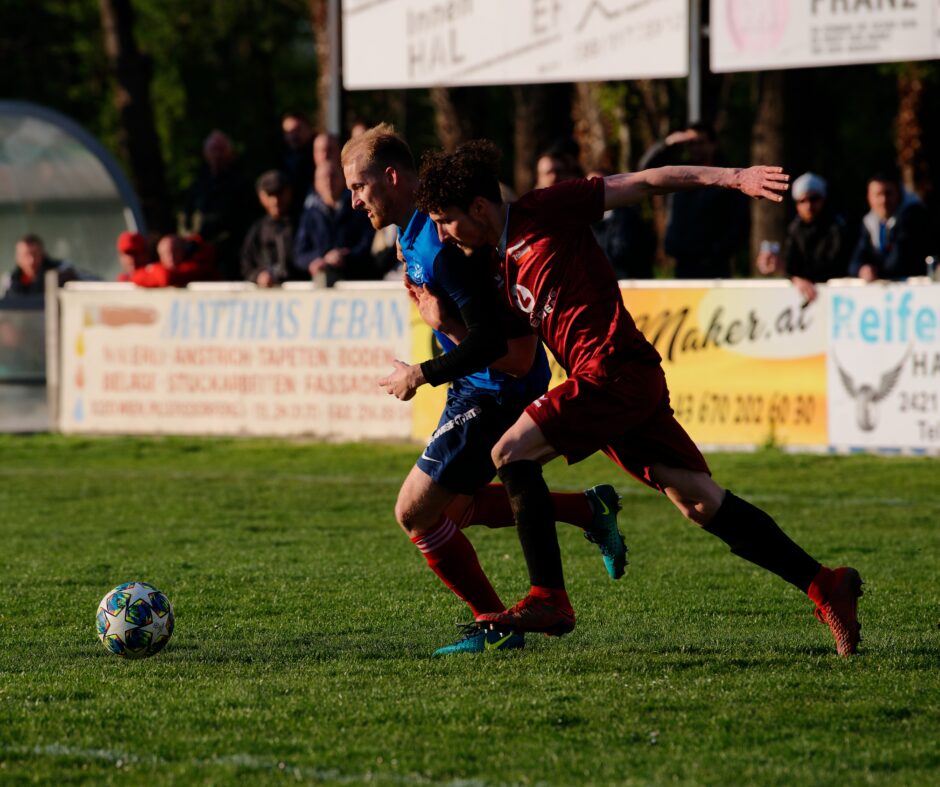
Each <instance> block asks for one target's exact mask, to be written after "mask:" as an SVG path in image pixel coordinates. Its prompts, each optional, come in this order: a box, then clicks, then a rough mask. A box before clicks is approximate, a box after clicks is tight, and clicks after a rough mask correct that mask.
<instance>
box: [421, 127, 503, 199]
mask: <svg viewBox="0 0 940 787" xmlns="http://www.w3.org/2000/svg"><path fill="white" fill-rule="evenodd" d="M498 169H499V150H498V149H497V147H496V145H494V144H493V143H492V142H490V141H489V140H488V139H476V140H473V141H471V142H465V143H464V144H463V145H460V146H459V147H458V148H457V150H455V151H454V152H453V153H445V152H444V151H439V152H429V153H425V155H424V158H423V159H422V160H421V171H420V173H419V174H418V190H417V192H416V193H415V204H416V205H417V206H418V210H421V211H424V212H425V213H430V212H432V211H433V212H435V213H437V212H440V211H442V210H445V209H446V208H449V207H456V208H460V210H463V211H467V210H469V208H470V203H471V202H473V200H474V199H476V198H477V197H483V198H484V199H487V200H489V201H490V202H494V203H496V204H497V205H499V204H501V203H502V201H503V198H502V194H501V193H500V190H499V178H498V177H497V172H498Z"/></svg>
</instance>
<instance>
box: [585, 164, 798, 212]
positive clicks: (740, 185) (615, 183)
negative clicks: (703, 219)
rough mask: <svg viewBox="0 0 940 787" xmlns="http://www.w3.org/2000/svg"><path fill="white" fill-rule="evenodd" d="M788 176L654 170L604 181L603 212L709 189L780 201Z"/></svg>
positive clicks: (759, 170) (776, 171)
mask: <svg viewBox="0 0 940 787" xmlns="http://www.w3.org/2000/svg"><path fill="white" fill-rule="evenodd" d="M789 182H790V176H789V175H787V174H786V173H785V172H784V171H783V168H782V167H765V166H757V167H748V168H747V169H736V168H731V167H693V166H676V167H657V168H655V169H644V170H642V171H640V172H624V173H621V174H619V175H610V176H608V177H606V178H604V210H610V209H611V208H622V207H624V206H625V205H633V204H636V203H637V202H640V201H641V200H642V199H643V198H644V197H649V196H652V195H654V194H669V193H670V192H673V191H693V190H695V189H703V188H708V187H709V186H713V187H717V188H725V189H734V190H735V191H740V192H742V193H744V194H747V196H749V197H753V198H754V199H769V200H772V201H773V202H782V201H783V192H785V191H786V190H787V188H788V187H789Z"/></svg>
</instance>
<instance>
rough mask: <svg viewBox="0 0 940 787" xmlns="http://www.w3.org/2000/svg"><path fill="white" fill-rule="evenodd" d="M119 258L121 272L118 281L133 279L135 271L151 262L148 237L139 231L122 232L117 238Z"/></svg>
mask: <svg viewBox="0 0 940 787" xmlns="http://www.w3.org/2000/svg"><path fill="white" fill-rule="evenodd" d="M117 251H118V260H119V262H120V263H121V272H120V273H119V274H118V276H117V280H118V281H133V276H134V272H135V271H138V270H140V269H141V268H143V267H145V266H146V265H147V263H148V262H150V249H149V248H148V244H147V239H146V238H145V237H144V236H143V235H141V234H140V233H139V232H129V231H128V232H122V233H121V234H120V235H118V239H117Z"/></svg>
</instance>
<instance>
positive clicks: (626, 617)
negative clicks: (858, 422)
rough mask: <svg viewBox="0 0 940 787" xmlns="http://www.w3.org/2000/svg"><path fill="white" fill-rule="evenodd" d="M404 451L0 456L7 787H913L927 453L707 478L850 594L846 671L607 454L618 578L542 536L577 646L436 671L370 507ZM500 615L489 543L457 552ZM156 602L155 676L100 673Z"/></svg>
mask: <svg viewBox="0 0 940 787" xmlns="http://www.w3.org/2000/svg"><path fill="white" fill-rule="evenodd" d="M415 455H416V449H415V448H414V447H412V446H374V445H348V446H335V445H326V446H325V445H315V444H303V443H299V442H282V441H273V440H270V441H268V440H256V441H249V440H196V439H129V438H121V439H78V438H63V437H55V436H36V437H0V543H2V544H3V549H2V550H0V638H2V642H0V782H3V783H12V784H18V783H46V784H53V783H55V784H60V783H88V784H119V783H120V784H141V783H147V784H171V783H175V784H239V785H245V784H258V785H261V784H265V785H266V784H271V783H280V781H281V780H284V779H286V780H290V781H299V782H301V783H327V784H358V783H364V782H375V783H378V784H412V783H418V784H423V783H441V782H446V783H452V782H459V783H462V784H479V785H484V784H507V783H512V784H519V783H529V784H532V783H538V784H559V785H562V784H563V785H569V784H592V785H594V784H618V785H620V784H637V785H639V784H643V785H648V784H664V783H679V784H762V785H772V784H780V785H789V784H814V785H844V784H858V783H873V784H879V785H881V784H898V785H902V784H914V783H918V782H921V783H924V784H927V783H932V782H933V780H934V777H935V775H936V771H937V768H938V767H940V757H938V755H937V749H936V730H937V729H938V726H940V702H938V700H940V691H938V690H940V678H938V674H937V670H936V653H937V648H938V641H937V640H938V632H937V619H936V609H935V605H934V603H933V602H934V599H935V598H936V595H937V557H936V556H937V554H938V550H940V535H938V530H937V527H936V511H937V510H938V507H940V494H938V492H937V487H936V472H935V467H934V464H933V462H932V461H931V460H925V459H903V458H891V459H886V458H876V457H868V456H853V457H833V456H790V455H784V454H781V453H780V452H777V451H767V452H759V453H756V454H748V455H732V454H728V455H716V456H713V457H712V458H711V461H712V466H713V470H714V471H715V474H716V477H717V478H718V479H719V480H721V481H723V482H724V483H727V484H729V485H730V486H731V487H732V488H733V489H734V490H735V492H736V493H738V494H740V495H742V496H745V497H747V498H749V499H751V500H753V501H754V502H755V503H757V504H758V505H761V506H763V507H764V508H766V509H767V510H768V511H770V512H771V513H772V514H773V515H774V516H776V517H777V518H778V520H779V521H780V522H781V524H782V525H783V527H784V528H785V529H787V530H788V532H790V533H791V534H792V535H793V536H794V537H795V538H796V539H797V540H798V541H800V542H801V543H803V544H804V545H805V546H806V547H807V548H808V549H810V550H811V551H812V552H814V553H815V554H817V556H818V557H819V558H821V559H823V560H824V561H826V562H828V563H830V564H836V563H841V562H843V561H845V562H848V563H850V564H852V565H856V566H857V567H858V568H859V569H860V570H861V572H862V574H863V576H864V577H866V579H867V584H866V595H865V597H864V598H863V599H862V605H861V618H862V621H863V624H864V628H863V635H864V636H865V639H864V642H863V645H862V651H863V655H861V656H859V657H857V658H855V659H851V660H841V659H838V658H837V657H836V656H835V655H834V654H833V652H832V650H833V648H832V642H831V637H830V635H829V633H828V631H826V630H825V629H824V628H823V627H822V626H820V625H819V624H818V623H816V622H815V621H814V620H813V617H812V614H811V605H810V604H809V602H808V601H807V600H806V599H805V598H802V597H801V596H800V594H798V593H796V592H795V591H793V590H792V589H790V588H788V587H787V586H785V585H784V584H783V583H782V582H780V581H779V580H778V579H776V578H774V577H771V576H768V575H766V574H765V573H764V572H761V571H759V570H757V569H755V568H753V567H752V566H750V565H749V564H746V563H743V562H741V561H740V560H738V559H737V558H735V557H733V556H731V555H729V554H728V552H727V550H726V548H725V547H724V546H723V545H722V544H720V543H719V542H717V541H716V540H715V539H712V538H709V537H708V536H707V535H706V534H704V533H701V532H699V531H697V530H696V529H695V528H694V527H691V526H689V525H687V524H685V523H684V522H683V521H682V520H681V518H680V517H679V516H678V515H677V514H676V513H675V511H674V510H673V509H672V507H671V506H669V505H668V504H667V503H666V502H665V501H664V500H663V499H662V498H661V496H659V495H657V494H655V493H653V492H652V491H650V490H648V489H646V488H645V487H642V486H640V485H639V484H637V483H636V482H634V481H632V480H631V479H628V478H627V477H626V476H624V475H623V474H622V473H620V472H619V471H618V470H617V469H616V468H615V467H614V466H613V465H611V464H610V463H609V462H607V461H606V460H603V459H599V458H595V459H591V460H588V461H587V462H584V463H582V464H579V465H576V466H574V467H571V468H566V467H564V466H563V465H562V464H561V463H557V462H556V463H553V464H552V465H550V466H549V467H548V469H547V477H548V480H549V482H550V484H551V485H552V486H553V487H554V488H556V489H559V490H563V491H564V490H567V491H574V490H578V489H583V488H585V487H586V486H588V485H591V484H594V483H600V482H613V483H615V484H616V485H617V486H618V489H620V490H621V492H622V493H623V494H624V503H625V506H624V508H625V510H624V513H623V515H622V523H623V527H624V529H625V531H626V533H627V540H628V543H629V544H630V547H631V566H630V567H629V568H628V571H627V575H626V577H624V579H623V580H622V581H621V582H619V583H614V582H611V581H610V580H608V579H607V577H606V574H605V573H604V570H603V567H602V564H601V561H600V558H599V557H598V555H597V553H596V551H595V550H594V548H593V547H591V546H590V545H589V544H587V543H585V542H584V540H583V539H582V538H581V537H580V534H579V533H578V532H577V531H575V529H574V528H571V527H567V526H564V525H560V526H559V531H560V538H561V542H562V550H563V553H564V556H565V560H566V572H567V577H568V583H569V589H570V592H571V595H572V599H573V601H574V604H575V607H576V609H577V611H578V616H579V617H578V628H577V629H576V630H575V632H574V633H572V634H571V635H569V636H567V637H565V638H563V639H557V640H556V639H548V638H545V637H530V638H529V643H528V647H527V648H526V650H525V651H522V652H512V653H505V654H496V655H494V654H488V655H486V656H485V657H483V656H481V657H475V656H474V657H467V658H462V657H451V658H448V659H442V660H434V659H431V658H430V657H429V653H430V652H431V651H432V650H433V649H434V648H435V647H436V646H438V645H440V644H442V643H443V642H445V641H448V640H449V639H450V638H451V637H452V635H453V633H454V632H455V630H454V629H453V628H452V626H451V623H452V622H454V621H456V620H462V619H465V618H466V617H467V612H466V609H465V608H464V607H463V606H462V605H461V604H460V603H459V602H458V601H456V599H454V597H453V596H452V595H450V594H449V593H448V592H447V591H446V590H444V589H443V588H442V587H441V586H440V584H439V583H438V581H437V580H436V579H435V578H434V577H433V575H432V574H431V573H430V572H429V571H428V570H427V568H426V567H425V565H424V563H423V561H422V560H421V559H420V557H419V556H418V555H417V553H416V551H415V549H414V548H413V547H412V546H411V545H410V544H409V543H408V540H407V539H406V538H405V537H404V536H403V535H402V534H401V532H400V531H399V529H398V528H397V526H396V525H395V523H394V521H393V518H392V515H391V511H392V506H393V503H394V500H395V496H396V493H397V490H398V486H399V484H400V481H401V479H402V478H403V477H404V475H405V474H406V473H407V471H408V469H409V468H410V466H411V463H412V461H413V459H414V457H415ZM468 534H469V536H470V537H471V539H472V540H473V542H474V544H475V545H476V546H477V549H478V551H479V553H480V557H481V560H482V563H483V565H484V566H485V567H486V569H487V570H488V572H489V573H490V575H491V577H492V578H493V581H494V584H495V586H496V587H497V588H498V589H499V590H500V592H501V593H502V594H503V598H504V599H505V600H507V601H510V600H513V599H515V598H516V597H518V596H519V595H521V594H522V593H523V592H524V590H525V586H526V582H525V573H524V567H523V564H522V561H521V558H520V556H519V548H518V544H517V541H516V538H515V535H514V534H513V532H512V531H511V530H488V529H485V528H473V529H471V530H470V531H469V532H468ZM129 579H146V580H149V581H151V582H153V583H154V584H156V585H157V586H158V587H160V588H161V589H162V590H164V591H165V592H166V593H167V594H168V595H169V597H170V599H171V601H172V602H173V604H174V606H175V611H176V615H177V630H176V633H175V634H174V639H173V640H172V641H171V643H170V645H169V646H168V647H167V649H166V650H165V651H164V652H163V653H161V654H160V655H158V656H156V657H154V658H153V659H150V660H147V661H142V662H127V661H122V660H120V659H118V658H116V657H113V656H110V655H109V654H108V653H106V652H105V650H104V649H103V648H102V647H101V646H100V644H99V643H98V642H97V640H96V638H95V634H94V611H95V607H96V605H97V603H98V601H99V599H100V598H101V596H103V595H104V593H105V592H106V591H107V590H109V589H110V588H111V587H112V586H113V585H115V584H117V583H118V582H120V581H122V580H129Z"/></svg>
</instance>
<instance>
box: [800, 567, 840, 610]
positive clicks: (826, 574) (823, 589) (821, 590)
mask: <svg viewBox="0 0 940 787" xmlns="http://www.w3.org/2000/svg"><path fill="white" fill-rule="evenodd" d="M835 576H836V572H835V571H833V570H832V569H831V568H826V567H825V566H820V567H819V571H818V572H817V573H816V576H815V577H813V581H812V582H810V583H809V590H807V591H806V595H807V596H809V597H810V598H811V599H812V600H813V601H815V602H816V606H817V607H818V606H819V605H820V604H823V603H825V601H826V599H827V598H828V597H829V591H830V590H832V582H833V580H834V579H835Z"/></svg>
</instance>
